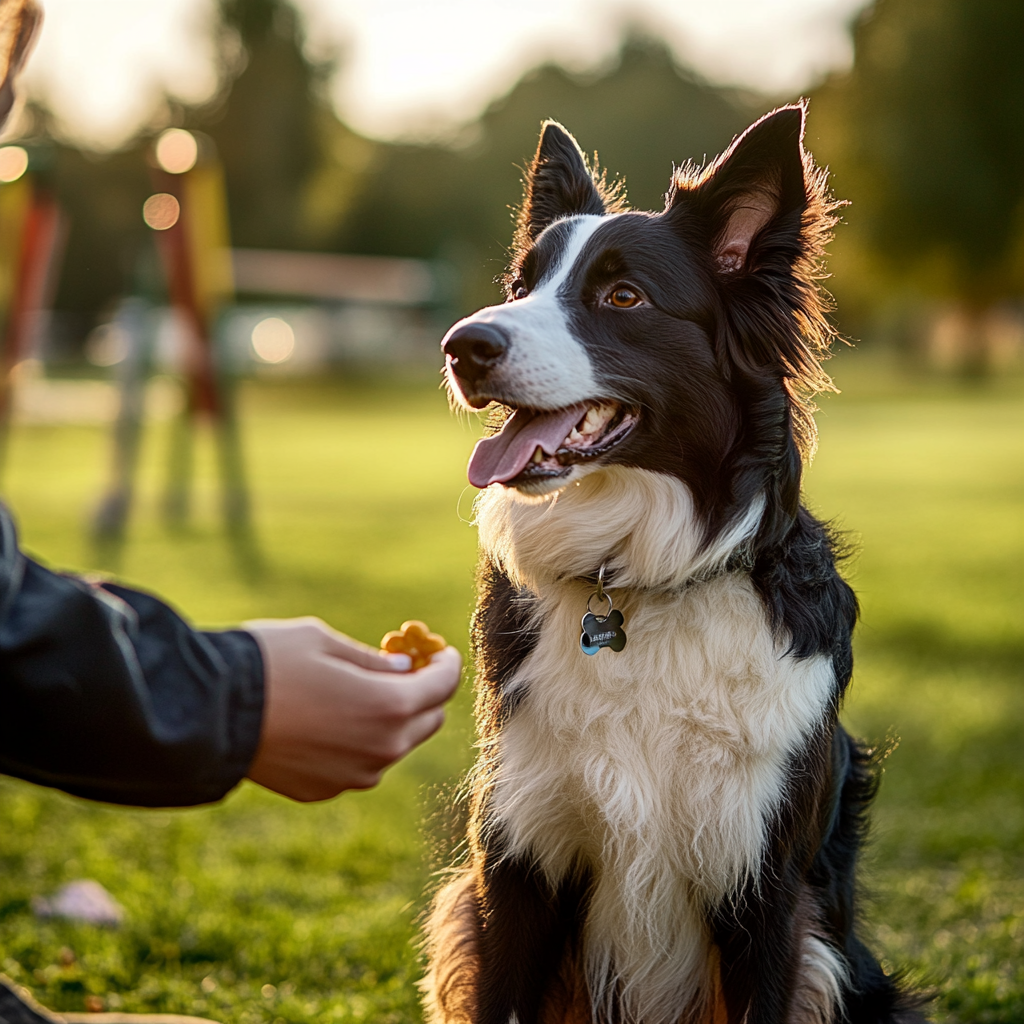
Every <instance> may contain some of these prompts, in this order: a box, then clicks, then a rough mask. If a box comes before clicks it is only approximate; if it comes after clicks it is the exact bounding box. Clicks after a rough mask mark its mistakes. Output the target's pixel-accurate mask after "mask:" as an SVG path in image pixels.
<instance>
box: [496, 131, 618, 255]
mask: <svg viewBox="0 0 1024 1024" xmlns="http://www.w3.org/2000/svg"><path fill="white" fill-rule="evenodd" d="M524 185H525V189H524V192H523V204H522V206H521V207H520V209H519V216H518V218H517V222H516V239H517V242H518V243H519V244H520V246H525V245H528V244H529V243H531V242H533V241H534V240H535V239H536V238H537V236H538V235H539V234H540V233H541V232H542V231H543V230H544V229H545V228H546V227H547V226H548V225H549V224H552V223H554V222H555V221H556V220H559V219H560V218H562V217H572V216H574V215H576V214H581V213H593V214H602V213H605V212H606V196H605V194H604V190H603V182H601V181H600V180H598V179H595V177H594V174H593V173H592V171H591V169H590V167H589V166H588V164H587V159H586V157H585V156H584V155H583V151H582V150H581V149H580V147H579V145H578V144H577V142H576V140H575V139H574V138H573V137H572V136H571V135H570V134H569V133H568V132H567V131H566V130H565V129H564V128H563V127H562V126H561V125H560V124H558V122H557V121H545V122H544V124H543V125H542V127H541V132H540V141H539V142H538V143H537V152H536V153H535V154H534V157H533V160H532V161H531V163H530V166H529V167H528V168H527V171H526V179H525V182H524Z"/></svg>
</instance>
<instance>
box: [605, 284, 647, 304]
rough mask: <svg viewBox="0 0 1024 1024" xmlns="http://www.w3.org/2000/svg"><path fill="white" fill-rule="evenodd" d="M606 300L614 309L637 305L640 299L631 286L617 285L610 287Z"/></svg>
mask: <svg viewBox="0 0 1024 1024" xmlns="http://www.w3.org/2000/svg"><path fill="white" fill-rule="evenodd" d="M606 301H607V302H609V303H611V305H613V306H615V308H616V309H629V308H630V307H631V306H638V305H639V304H640V302H641V301H642V300H641V298H640V296H639V294H638V293H637V292H635V291H634V290H633V289H632V288H627V287H626V286H625V285H619V286H618V287H617V288H614V289H612V291H611V292H610V293H609V295H608V298H607V299H606Z"/></svg>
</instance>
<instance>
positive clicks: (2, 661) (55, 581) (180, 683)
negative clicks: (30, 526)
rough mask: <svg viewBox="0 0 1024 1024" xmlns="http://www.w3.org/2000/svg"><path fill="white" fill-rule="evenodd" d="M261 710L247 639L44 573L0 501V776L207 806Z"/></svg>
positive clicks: (226, 784)
mask: <svg viewBox="0 0 1024 1024" xmlns="http://www.w3.org/2000/svg"><path fill="white" fill-rule="evenodd" d="M262 715H263V662H262V659H261V657H260V652H259V648H258V646H257V644H256V641H255V639H254V638H253V637H252V636H250V635H249V634H248V633H245V632H242V631H240V630H236V631H229V632H223V633H201V632H197V631H195V630H193V629H191V628H190V627H189V625H188V624H187V623H186V622H185V621H184V620H183V619H182V618H181V617H180V616H178V615H177V614H176V613H175V612H174V611H172V610H171V609H170V608H168V607H167V605H165V604H163V603H162V602H161V601H158V600H157V599H156V598H154V597H151V596H149V595H148V594H142V593H139V592H137V591H133V590H128V589H125V588H124V587H118V586H114V585H112V584H109V583H104V584H103V585H99V584H91V583H88V582H85V581H83V580H80V579H76V578H74V577H72V576H63V575H60V574H57V573H53V572H50V571H49V570H47V569H44V568H43V567H42V566H41V565H39V564H38V563H36V562H33V561H32V560H31V559H29V558H26V557H25V556H24V555H23V554H22V553H21V552H20V551H19V550H18V546H17V537H16V534H15V531H14V525H13V523H12V521H11V518H10V515H9V514H8V513H7V511H6V509H4V508H3V506H0V772H3V773H5V774H7V775H15V776H18V777H19V778H22V779H28V780H29V781H31V782H37V783H41V784H42V785H45V786H56V787H57V788H59V789H63V790H66V791H67V792H69V793H74V794H76V795H78V796H84V797H88V798H90V799H93V800H105V801H109V802H111V803H118V804H133V805H137V806H144V807H170V806H186V805H191V804H201V803H209V802H211V801H214V800H219V799H220V798H221V797H222V796H224V794H225V793H227V792H228V790H230V789H231V788H232V787H233V786H235V785H236V784H237V783H238V782H239V781H240V780H241V779H242V777H243V776H244V775H245V774H246V772H247V771H248V768H249V764H250V762H251V761H252V758H253V755H254V754H255V752H256V745H257V743H258V741H259V733H260V724H261V720H262Z"/></svg>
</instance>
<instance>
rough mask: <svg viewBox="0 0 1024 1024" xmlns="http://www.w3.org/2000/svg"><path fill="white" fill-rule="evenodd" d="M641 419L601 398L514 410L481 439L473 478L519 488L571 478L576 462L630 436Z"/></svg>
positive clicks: (472, 464)
mask: <svg viewBox="0 0 1024 1024" xmlns="http://www.w3.org/2000/svg"><path fill="white" fill-rule="evenodd" d="M638 418H639V415H638V413H637V412H636V411H635V410H632V409H627V408H626V407H625V406H623V405H621V404H620V403H619V402H610V401H600V400H594V401H589V402H580V403H579V404H577V405H572V406H568V407H567V408H565V409H555V410H538V409H527V408H516V409H513V411H512V415H511V416H509V418H508V419H507V420H505V424H504V426H503V427H502V428H501V430H500V431H499V432H498V433H497V434H495V435H494V436H493V437H485V438H484V439H483V440H482V441H478V442H477V445H476V447H475V448H474V449H473V455H472V457H471V458H470V460H469V482H470V483H471V484H472V485H473V486H474V487H481V488H482V487H488V486H489V485H490V484H495V483H500V484H505V485H506V486H508V487H519V486H525V485H527V484H529V483H531V482H533V481H540V480H550V479H553V478H557V477H564V476H568V475H569V473H570V472H571V471H572V467H573V466H574V465H576V464H577V463H581V462H589V461H591V460H592V459H597V458H599V457H601V456H602V455H606V454H607V453H608V452H610V451H611V450H612V449H613V448H614V447H616V446H617V445H618V444H620V443H621V442H622V441H623V440H625V438H626V437H627V435H628V434H629V433H630V432H631V431H632V429H633V427H634V426H636V423H637V420H638Z"/></svg>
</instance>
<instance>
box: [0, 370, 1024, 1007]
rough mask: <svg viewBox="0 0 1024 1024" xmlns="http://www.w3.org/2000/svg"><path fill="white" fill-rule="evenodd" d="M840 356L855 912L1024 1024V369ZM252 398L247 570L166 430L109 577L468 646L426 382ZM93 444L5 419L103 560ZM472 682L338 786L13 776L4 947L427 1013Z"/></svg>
mask: <svg viewBox="0 0 1024 1024" xmlns="http://www.w3.org/2000/svg"><path fill="white" fill-rule="evenodd" d="M834 369H835V371H836V374H837V377H838V378H839V382H840V384H845V385H846V393H845V394H844V395H842V396H841V397H838V398H830V399H829V400H828V401H826V402H825V403H824V408H823V411H822V413H821V414H820V415H819V423H820V426H821V435H822V437H821V449H820V454H819V456H818V459H817V461H816V462H815V465H814V468H813V471H812V472H811V475H810V477H809V479H808V493H809V495H810V500H811V502H812V504H813V505H814V507H815V508H816V509H817V510H818V511H819V513H821V514H823V515H825V516H828V517H835V518H836V519H838V521H839V523H840V524H841V525H842V526H843V527H844V528H845V529H847V530H848V531H850V533H851V534H852V537H853V539H854V540H855V542H856V544H857V547H858V553H857V555H856V557H855V559H854V560H853V561H852V563H851V565H850V567H849V572H850V574H851V576H852V578H853V581H854V583H855V585H856V587H857V589H858V592H859V593H860V596H861V600H862V604H863V612H864V621H863V625H862V626H861V629H860V632H859V638H858V651H857V655H858V663H857V664H858V669H857V673H856V676H855V682H854V690H853V695H852V697H851V700H850V703H849V706H848V708H847V719H848V721H849V722H850V723H851V724H852V726H853V727H854V728H855V729H856V730H857V731H858V732H859V733H861V734H863V735H866V736H868V737H870V738H871V739H872V740H873V741H874V742H877V743H879V744H883V745H884V744H886V743H888V744H889V745H891V746H896V740H897V739H898V740H899V743H898V746H896V749H895V750H894V752H893V753H892V755H891V756H890V758H889V760H888V762H887V771H886V775H885V781H884V784H883V789H882V795H881V798H880V800H879V804H878V813H877V815H876V821H877V828H876V835H875V842H874V844H873V846H872V849H871V852H870V855H869V863H868V871H867V877H866V881H867V884H868V887H869V888H870V890H871V891H872V892H873V894H874V897H875V899H874V902H873V904H872V906H871V910H870V912H869V921H868V927H869V929H870V931H871V933H872V935H873V938H874V941H875V944H876V946H877V947H878V948H879V949H880V950H881V951H882V952H883V953H884V955H885V956H886V958H887V960H888V961H889V962H891V963H892V964H900V965H906V966H908V967H909V968H910V969H911V971H912V972H913V974H914V976H915V977H916V978H919V979H922V980H924V981H925V982H926V983H927V984H929V985H931V986H933V987H934V988H935V989H936V990H937V991H938V993H939V996H940V998H939V1003H938V1013H939V1016H941V1017H942V1018H943V1019H949V1020H962V1021H972V1022H974V1021H979V1022H981V1021H1001V1022H1008V1021H1020V1020H1024V954H1022V947H1024V881H1022V877H1024V871H1022V869H1024V853H1022V850H1024V842H1022V840H1024V756H1022V751H1021V742H1022V740H1024V687H1022V685H1021V684H1022V682H1024V680H1022V665H1024V601H1022V593H1021V591H1022V581H1024V514H1022V513H1024V470H1022V467H1024V401H1022V391H1021V388H1020V387H1019V386H1018V385H1014V384H1004V385H1002V386H999V387H994V388H992V389H990V390H987V391H973V392H961V391H958V390H957V389H955V388H952V387H950V386H947V385H942V384H938V383H933V384H915V385H913V386H909V385H908V386H903V384H902V383H901V382H900V381H899V379H898V378H896V377H894V376H893V374H892V372H891V371H889V370H884V369H879V368H878V367H877V366H876V365H875V364H874V363H873V362H872V361H870V360H868V359H865V358H864V357H863V356H861V355H860V354H853V355H850V354H844V355H843V356H842V357H841V359H840V360H837V361H836V364H835V365H834ZM243 409H244V413H245V438H246V448H247V455H248V462H249V466H250V469H251V476H252V480H253V486H254V491H255V500H256V512H257V527H258V535H259V545H260V549H261V553H262V561H263V565H262V568H261V570H260V571H259V572H258V573H257V574H255V575H254V574H253V573H252V572H251V571H250V570H248V569H246V568H244V567H243V566H241V565H240V564H239V563H238V562H237V561H236V560H235V558H234V556H233V555H232V551H231V548H230V547H229V546H228V545H227V544H225V543H224V540H223V538H222V537H221V535H220V531H219V528H218V525H217V518H216V507H215V498H216V487H215V481H214V479H213V474H212V459H211V458H210V455H209V452H208V451H206V450H205V449H204V450H203V454H202V457H201V458H200V460H199V472H200V480H199V487H198V490H197V495H196V509H195V515H194V523H195V525H194V526H193V527H191V528H190V529H189V530H188V531H186V532H185V533H184V534H183V535H181V536H175V537H172V536H169V535H168V534H167V532H166V531H165V530H164V529H163V528H162V527H161V525H160V523H159V520H158V517H157V514H156V509H157V501H158V495H159V484H160V478H161V476H160V475H161V471H162V469H163V464H164V459H163V455H164V448H165V442H166V432H165V430H164V429H163V428H156V427H154V428H152V429H151V431H150V433H149V435H147V443H146V449H145V452H144V472H143V474H142V479H141V481H140V487H141V500H140V503H139V507H138V510H137V514H136V516H135V518H134V520H133V523H132V529H131V540H130V543H129V545H128V547H127V549H126V550H125V552H124V555H123V558H122V560H121V562H120V564H119V565H118V566H117V572H118V574H119V575H120V576H122V577H124V578H127V579H128V580H129V581H131V582H133V583H135V584H138V585H141V586H145V587H148V588H151V589H153V590H155V591H157V592H159V593H161V594H162V595H164V596H165V597H167V598H169V599H170V600H172V601H173V602H174V603H176V604H177V605H178V606H180V607H181V608H182V609H184V610H185V611H186V612H187V613H188V614H189V615H190V616H192V617H193V618H195V619H196V620H198V621H200V622H202V623H204V624H210V625H220V624H230V623H234V622H237V621H239V620H241V619H244V618H246V617H249V616H257V615H259V616H263V615H301V614H317V615H320V616H322V617H323V618H325V619H327V620H328V621H329V622H331V623H332V624H334V625H336V626H338V627H339V628H343V629H345V630H346V631H348V632H350V633H352V634H353V635H355V636H358V637H360V638H362V639H364V640H367V641H370V642H375V641H376V640H377V639H378V638H379V637H380V635H381V634H382V633H383V632H385V631H386V630H387V629H390V628H393V627H394V626H396V625H397V624H398V623H399V622H400V621H401V620H402V619H404V618H408V617H413V616H415V617H420V618H424V619H426V620H427V621H428V622H429V623H430V624H431V626H432V627H434V628H435V629H438V630H440V631H441V632H443V633H444V634H445V635H446V636H448V637H449V639H451V640H452V641H453V642H456V643H458V644H460V645H462V646H464V644H465V639H466V626H467V620H468V616H469V612H470V609H471V605H472V591H471V584H472V575H473V563H474V558H475V536H474V531H473V529H472V527H470V526H469V525H468V523H467V522H466V520H467V519H468V518H469V513H470V505H471V492H470V491H468V490H467V489H466V484H465V477H464V466H465V459H466V455H467V454H468V451H469V448H470V446H471V444H472V442H473V439H474V437H475V427H474V425H473V424H472V423H468V422H466V421H460V420H457V419H453V418H451V417H450V416H449V414H448V412H447V407H446V403H445V400H444V397H443V396H442V395H441V394H440V393H439V392H437V391H436V389H435V387H434V384H433V383H432V382H426V383H424V384H422V385H416V384H413V383H408V384H403V385H401V386H398V385H396V386H394V387H391V388H387V389H386V388H384V386H382V385H368V384H354V383H350V384H348V385H346V384H343V383H331V382H323V383H319V384H302V385H299V384H273V385H272V384H266V383H263V384H259V385H249V386H248V387H247V389H246V390H245V392H244V394H243ZM108 456H109V453H108V448H107V439H106V437H105V435H104V434H103V432H102V431H100V430H99V429H98V428H91V427H67V426H62V427H43V426H35V427H23V428H21V429H19V430H18V431H17V433H16V435H15V437H14V439H13V445H12V449H11V454H10V461H9V466H8V475H7V479H6V481H5V487H4V492H5V494H6V496H7V500H8V501H9V503H10V504H11V505H12V506H13V508H14V509H15V511H16V513H17V515H18V518H19V520H20V523H21V529H22V534H23V540H24V543H25V545H26V546H27V547H28V548H29V550H31V551H32V552H34V553H36V554H37V555H38V556H40V557H43V558H45V559H46V560H47V561H48V562H50V563H51V564H53V565H57V566H61V567H74V568H77V569H96V568H99V567H100V566H99V565H98V563H97V561H96V558H95V556H94V555H93V553H92V552H91V551H90V548H89V545H88V543H87V541H86V537H85V531H84V524H85V522H86V520H87V517H88V514H89V512H90V510H91V508H92V507H93V505H94V503H95V501H96V499H97V497H98V494H99V491H100V488H101V483H102V481H103V479H104V474H105V469H106V465H107V460H108ZM108 567H109V566H108ZM469 705H470V699H469V694H468V692H466V691H463V692H462V693H461V694H460V695H459V697H458V698H457V699H456V702H455V705H454V708H453V711H452V715H451V719H450V723H449V725H448V726H447V727H446V729H445V730H444V731H443V732H442V733H441V734H440V735H439V736H438V737H436V738H435V739H434V740H432V741H431V742H430V743H429V744H427V745H426V746H425V747H424V748H422V749H421V750H420V751H419V752H417V753H416V754H415V755H414V756H413V757H411V758H409V759H408V760H407V761H406V762H404V763H403V764H402V765H400V766H399V767H397V768H396V769H394V770H392V771H391V772H390V773H389V775H388V776H387V778H386V779H385V781H384V783H383V784H382V785H381V786H380V787H379V788H378V789H377V790H375V791H373V792H371V793H361V794H348V795H345V796H343V797H341V798H339V799H338V800H335V801H332V802H331V803H328V804H324V805H316V806H297V805H292V804H289V803H288V802H286V801H284V800H282V799H279V798H276V797H273V796H271V795H269V794H267V793H265V792H263V791H261V790H259V789H258V788H257V787H255V786H250V785H244V786H242V787H241V788H240V789H239V790H238V791H237V792H236V793H234V794H233V795H232V796H231V797H230V798H229V799H228V800H226V801H225V802H224V803H223V804H222V805H221V806H218V807H213V808H203V809H198V810H189V811H170V812H142V811H126V810H117V809H112V808H108V807H102V806H94V805H89V804H86V803H84V802H81V801H78V800H74V799H72V798H70V797H66V796H63V795H61V794H56V793H51V792H48V791H45V790H42V789H37V788H35V787H32V786H29V785H25V784H21V783H18V782H14V781H10V780H6V781H2V782H0V821H2V826H0V969H2V970H3V971H5V972H6V973H7V974H9V975H11V976H12V977H14V978H15V979H17V980H18V981H19V982H21V983H22V984H24V985H26V986H28V987H29V988H30V989H31V990H32V991H33V993H34V994H35V995H36V997H37V998H39V999H40V1000H41V1001H43V1002H45V1003H47V1004H48V1005H50V1006H53V1007H55V1008H61V1009H68V1010H71V1009H76V1010H80V1009H81V1008H82V1007H83V1005H84V999H85V997H86V995H88V994H93V995H99V996H103V997H104V998H105V1000H106V1003H107V1005H108V1007H109V1008H111V1009H117V1008H122V1009H125V1010H151V1011H165V1012H184V1013H195V1014H200V1015H206V1016H211V1017H215V1018H218V1019H220V1020H223V1021H225V1022H228V1021H231V1022H236V1021H237V1022H241V1024H249V1022H253V1024H254V1022H257V1021H267V1022H271V1024H283V1022H286V1021H287V1022H293V1021H294V1022H307V1021H308V1022H313V1021H319V1022H324V1024H328V1022H334V1021H338V1022H348V1021H353V1022H354V1021H367V1022H374V1024H388V1022H399V1021H401V1022H405V1021H410V1022H414V1021H416V1020H418V1016H419V1015H418V1009H417V1000H416V990H415V979H416V977H417V973H418V965H417V957H416V951H415V945H414V943H415V937H416V925H415V919H416V915H417V914H418V912H419V911H420V910H421V909H422V907H423V904H424V893H425V892H426V891H427V890H428V889H429V886H430V884H431V876H432V871H433V870H434V869H435V868H436V867H438V866H440V864H441V863H442V859H441V858H442V855H443V850H444V848H445V845H446V843H447V842H448V839H449V837H450V835H451V833H452V831H453V828H455V827H456V826H454V825H453V820H454V818H455V815H453V813H452V812H451V811H450V810H449V802H450V801H449V795H450V790H451V787H452V785H453V783H454V782H455V781H457V778H458V775H459V773H460V772H461V771H462V770H463V769H464V768H465V767H466V766H467V765H468V763H469V761H470V758H471V756H472V750H471V742H472V730H471V726H470V723H469ZM80 877H91V878H96V879H98V880H99V881H101V882H102V883H103V884H104V885H105V886H107V888H108V889H110V890H111V892H113V893H114V894H115V896H116V897H117V898H118V899H119V900H120V901H121V902H122V903H123V904H124V906H125V907H126V909H127V922H126V924H125V926H124V927H122V928H121V929H120V930H119V931H116V932H114V931H105V930H97V929H93V928H90V927H85V926H74V925H69V924H58V923H40V922H38V921H37V920H36V919H35V918H34V917H33V915H32V913H31V910H30V900H31V897H32V896H33V895H34V894H38V893H45V892H49V891H51V890H52V889H53V888H54V887H56V886H57V885H58V884H60V883H61V882H63V881H66V880H70V879H73V878H80ZM62 951H63V952H62ZM69 951H70V953H69ZM72 956H73V957H74V959H72Z"/></svg>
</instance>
